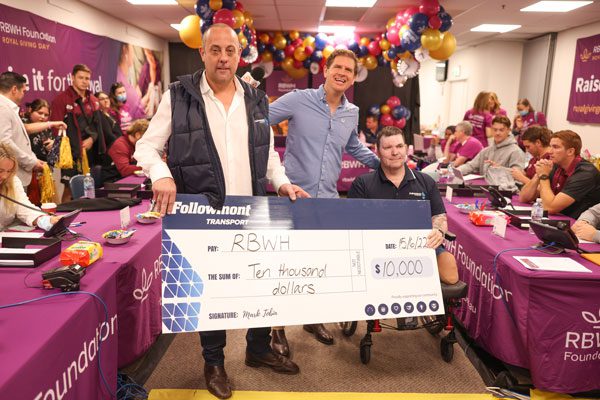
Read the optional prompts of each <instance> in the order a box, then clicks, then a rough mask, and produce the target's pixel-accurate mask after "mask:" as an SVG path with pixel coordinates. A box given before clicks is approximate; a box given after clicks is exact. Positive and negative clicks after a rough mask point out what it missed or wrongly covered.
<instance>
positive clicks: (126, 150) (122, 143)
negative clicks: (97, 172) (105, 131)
mask: <svg viewBox="0 0 600 400" xmlns="http://www.w3.org/2000/svg"><path fill="white" fill-rule="evenodd" d="M148 124H149V123H148V120H145V119H138V120H135V121H133V123H132V124H131V125H130V126H129V128H127V131H126V132H125V134H124V135H123V136H121V137H120V138H118V139H117V140H115V142H114V143H113V145H112V146H110V149H108V155H109V156H110V158H112V160H113V162H114V163H115V166H116V167H117V170H118V171H119V174H120V175H121V177H123V178H124V177H126V176H129V175H133V173H134V172H135V171H141V170H142V167H138V166H137V165H136V161H135V159H134V158H133V153H134V152H135V144H136V143H137V141H138V140H140V139H141V138H142V136H143V135H144V133H145V132H146V130H147V129H148Z"/></svg>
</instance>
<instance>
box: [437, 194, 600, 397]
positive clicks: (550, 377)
mask: <svg viewBox="0 0 600 400" xmlns="http://www.w3.org/2000/svg"><path fill="white" fill-rule="evenodd" d="M444 201H445V205H446V211H447V214H448V227H449V229H450V230H451V231H452V232H453V233H455V234H456V237H457V240H456V241H455V242H449V243H447V247H448V250H449V251H450V252H452V253H453V254H454V256H455V257H456V260H457V262H458V266H459V275H460V279H461V280H463V281H465V282H467V283H468V285H469V292H468V296H467V298H466V299H464V300H463V302H462V305H461V307H460V308H458V309H457V310H456V312H455V314H456V316H457V317H458V319H459V321H460V323H461V324H462V325H463V326H464V327H465V328H466V330H467V333H468V335H469V336H470V337H471V338H472V339H474V340H475V342H476V343H477V344H478V345H480V346H481V347H482V348H483V349H485V350H486V351H487V352H489V353H490V354H492V355H493V356H495V357H496V358H498V359H500V360H501V361H503V362H506V363H508V364H512V365H516V366H519V367H523V368H527V369H529V370H530V372H531V378H532V382H533V384H534V385H535V386H536V387H537V388H539V389H543V390H548V391H553V392H560V393H575V392H583V391H589V390H594V389H599V388H600V315H598V314H599V313H600V266H597V265H596V264H593V263H591V262H589V261H587V260H585V259H583V258H581V257H580V256H579V255H578V254H576V253H574V252H571V251H569V252H568V253H567V254H563V255H561V256H562V257H569V258H572V259H574V260H576V261H578V262H579V263H581V264H583V265H584V266H586V267H587V268H588V269H590V270H591V271H592V272H591V273H567V272H545V271H531V270H528V269H526V268H525V267H523V266H522V265H521V264H520V263H519V262H518V261H517V260H515V259H514V258H513V256H524V255H530V256H537V257H540V256H544V254H542V253H540V252H539V251H536V250H515V251H507V252H506V253H503V254H501V255H499V256H498V259H497V263H496V267H495V269H494V266H493V259H494V257H495V256H496V255H497V254H498V253H499V252H500V251H503V250H508V249H513V248H523V247H529V246H531V245H533V244H535V243H537V242H539V240H538V239H537V238H536V237H535V236H534V235H532V234H529V232H528V231H527V230H520V229H517V228H516V227H514V226H511V225H509V226H508V227H507V231H506V238H504V239H502V238H500V237H497V236H495V235H492V233H491V230H492V229H491V227H477V226H475V225H473V224H471V223H470V222H469V221H468V217H467V215H465V214H461V213H459V211H458V209H457V208H456V207H455V206H454V205H453V204H450V203H448V202H447V201H446V200H444ZM465 202H467V203H472V202H473V198H457V197H454V199H453V203H454V204H458V203H465ZM581 247H582V248H585V249H587V250H596V251H600V245H594V244H588V245H582V246H581Z"/></svg>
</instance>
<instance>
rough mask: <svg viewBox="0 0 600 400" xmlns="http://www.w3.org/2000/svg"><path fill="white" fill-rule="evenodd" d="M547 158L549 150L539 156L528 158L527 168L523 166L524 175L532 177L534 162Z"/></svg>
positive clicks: (548, 157)
mask: <svg viewBox="0 0 600 400" xmlns="http://www.w3.org/2000/svg"><path fill="white" fill-rule="evenodd" d="M549 159H550V152H547V153H546V154H544V155H543V156H542V157H541V158H538V157H531V159H530V160H529V164H527V168H525V176H527V177H528V178H529V179H533V176H534V175H535V163H536V162H538V161H540V160H549Z"/></svg>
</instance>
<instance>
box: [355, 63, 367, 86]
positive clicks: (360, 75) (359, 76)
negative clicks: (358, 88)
mask: <svg viewBox="0 0 600 400" xmlns="http://www.w3.org/2000/svg"><path fill="white" fill-rule="evenodd" d="M367 76H369V71H368V70H367V69H366V68H365V66H364V65H361V64H358V72H357V73H356V78H354V82H362V81H364V80H365V79H367Z"/></svg>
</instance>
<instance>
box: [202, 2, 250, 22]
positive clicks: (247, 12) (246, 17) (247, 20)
mask: <svg viewBox="0 0 600 400" xmlns="http://www.w3.org/2000/svg"><path fill="white" fill-rule="evenodd" d="M211 1H212V0H211ZM219 1H221V0H219ZM244 18H245V20H246V25H248V28H252V25H253V24H254V18H252V14H250V12H249V11H244Z"/></svg>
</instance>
